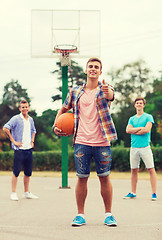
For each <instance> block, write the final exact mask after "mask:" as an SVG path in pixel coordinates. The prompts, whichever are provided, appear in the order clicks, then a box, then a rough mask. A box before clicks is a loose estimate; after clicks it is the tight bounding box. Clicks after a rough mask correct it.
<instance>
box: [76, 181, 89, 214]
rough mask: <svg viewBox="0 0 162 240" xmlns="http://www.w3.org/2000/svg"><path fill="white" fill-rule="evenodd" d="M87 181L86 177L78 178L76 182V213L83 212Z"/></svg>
mask: <svg viewBox="0 0 162 240" xmlns="http://www.w3.org/2000/svg"><path fill="white" fill-rule="evenodd" d="M87 181H88V178H78V182H77V185H76V189H75V194H76V202H77V207H78V214H79V213H82V214H84V205H85V200H86V197H87Z"/></svg>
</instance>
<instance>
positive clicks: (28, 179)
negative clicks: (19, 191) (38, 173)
mask: <svg viewBox="0 0 162 240" xmlns="http://www.w3.org/2000/svg"><path fill="white" fill-rule="evenodd" d="M29 181H30V177H28V176H25V175H24V192H29Z"/></svg>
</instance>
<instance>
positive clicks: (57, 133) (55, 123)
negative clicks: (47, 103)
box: [52, 107, 69, 136]
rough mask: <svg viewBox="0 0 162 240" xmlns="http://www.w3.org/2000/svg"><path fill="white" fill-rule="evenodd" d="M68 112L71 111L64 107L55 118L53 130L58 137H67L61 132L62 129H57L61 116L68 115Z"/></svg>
mask: <svg viewBox="0 0 162 240" xmlns="http://www.w3.org/2000/svg"><path fill="white" fill-rule="evenodd" d="M68 110H69V109H67V108H64V107H62V108H61V109H60V110H59V111H58V113H57V115H56V118H55V121H54V124H53V127H52V128H53V131H54V133H55V134H56V135H58V136H67V134H66V133H62V132H61V129H59V128H57V119H58V118H59V116H60V115H61V114H63V113H66V112H67V111H68Z"/></svg>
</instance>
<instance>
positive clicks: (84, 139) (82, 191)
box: [53, 58, 117, 226]
mask: <svg viewBox="0 0 162 240" xmlns="http://www.w3.org/2000/svg"><path fill="white" fill-rule="evenodd" d="M101 73H102V63H101V61H100V60H99V59H98V58H91V59H89V60H88V62H87V66H86V74H87V82H86V84H84V85H83V86H77V87H74V88H72V89H71V90H70V91H69V93H68V95H67V98H66V100H65V102H64V104H63V106H62V108H61V109H60V110H59V112H58V114H57V116H56V119H55V122H54V125H53V131H54V132H55V133H56V134H57V135H58V136H67V134H66V133H63V132H61V130H60V129H58V128H57V119H58V117H59V116H60V115H61V114H63V113H65V112H67V111H68V110H70V109H71V108H72V109H73V113H74V144H75V153H74V158H75V166H76V170H77V176H78V182H77V185H76V192H75V193H76V202H77V207H78V214H77V216H76V217H75V218H74V220H73V222H72V226H81V225H84V224H86V221H85V215H84V205H85V200H86V197H87V181H88V178H89V175H90V161H91V160H92V158H93V159H94V161H95V165H96V171H97V175H98V177H99V180H100V184H101V195H102V198H103V202H104V206H105V220H104V224H105V225H108V226H117V222H116V220H115V218H114V216H113V215H112V213H111V205H112V184H111V181H110V177H109V174H110V167H111V161H112V159H111V149H110V141H111V140H115V139H117V134H116V130H115V126H114V123H113V120H112V118H111V115H110V112H109V109H110V104H111V101H113V100H114V89H113V87H112V86H111V85H109V84H106V83H105V80H103V82H102V83H101V82H99V80H98V79H99V76H100V75H101Z"/></svg>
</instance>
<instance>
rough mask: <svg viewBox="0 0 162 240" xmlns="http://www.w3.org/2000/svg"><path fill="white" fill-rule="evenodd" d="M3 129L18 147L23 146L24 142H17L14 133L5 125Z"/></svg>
mask: <svg viewBox="0 0 162 240" xmlns="http://www.w3.org/2000/svg"><path fill="white" fill-rule="evenodd" d="M3 131H4V132H5V134H6V136H7V137H8V138H9V140H10V141H11V142H12V143H13V144H14V145H15V146H17V147H21V146H22V142H16V141H15V140H14V139H13V137H12V135H11V132H10V130H9V129H8V128H4V127H3Z"/></svg>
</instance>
